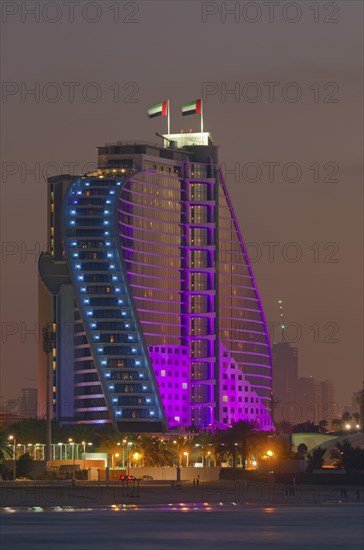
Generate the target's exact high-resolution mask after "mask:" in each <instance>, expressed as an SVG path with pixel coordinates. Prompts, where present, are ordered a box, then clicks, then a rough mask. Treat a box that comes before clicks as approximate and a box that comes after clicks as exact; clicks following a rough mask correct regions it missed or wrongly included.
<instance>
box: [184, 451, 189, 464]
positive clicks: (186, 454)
mask: <svg viewBox="0 0 364 550" xmlns="http://www.w3.org/2000/svg"><path fill="white" fill-rule="evenodd" d="M183 454H184V455H185V457H186V468H188V465H189V462H188V452H187V451H185V452H184V453H183Z"/></svg>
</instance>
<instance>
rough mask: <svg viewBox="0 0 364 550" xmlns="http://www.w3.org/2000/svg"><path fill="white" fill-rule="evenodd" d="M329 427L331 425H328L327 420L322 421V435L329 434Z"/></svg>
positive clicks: (320, 424) (320, 425) (320, 423)
mask: <svg viewBox="0 0 364 550" xmlns="http://www.w3.org/2000/svg"><path fill="white" fill-rule="evenodd" d="M328 425H329V423H328V421H327V420H320V422H319V427H320V432H321V433H322V434H325V433H326V432H327V426H328Z"/></svg>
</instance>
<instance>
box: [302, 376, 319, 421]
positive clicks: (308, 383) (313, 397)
mask: <svg viewBox="0 0 364 550" xmlns="http://www.w3.org/2000/svg"><path fill="white" fill-rule="evenodd" d="M297 402H298V404H299V406H300V408H301V419H300V421H299V422H307V421H309V422H314V423H317V422H319V420H321V417H320V404H321V394H320V383H319V382H317V380H315V378H313V377H312V376H308V377H301V378H299V379H298V385H297Z"/></svg>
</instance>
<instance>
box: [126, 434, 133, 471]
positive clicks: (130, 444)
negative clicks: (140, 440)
mask: <svg viewBox="0 0 364 550" xmlns="http://www.w3.org/2000/svg"><path fill="white" fill-rule="evenodd" d="M132 445H133V443H132V442H131V441H128V444H127V447H128V456H127V465H128V471H127V475H129V470H130V451H131V447H132Z"/></svg>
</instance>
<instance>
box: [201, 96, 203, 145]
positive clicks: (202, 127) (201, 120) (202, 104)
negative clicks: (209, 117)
mask: <svg viewBox="0 0 364 550" xmlns="http://www.w3.org/2000/svg"><path fill="white" fill-rule="evenodd" d="M201 134H203V103H202V98H201ZM201 137H202V136H201Z"/></svg>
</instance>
